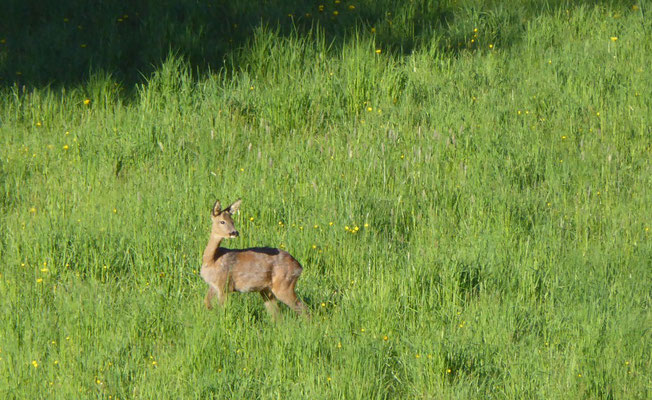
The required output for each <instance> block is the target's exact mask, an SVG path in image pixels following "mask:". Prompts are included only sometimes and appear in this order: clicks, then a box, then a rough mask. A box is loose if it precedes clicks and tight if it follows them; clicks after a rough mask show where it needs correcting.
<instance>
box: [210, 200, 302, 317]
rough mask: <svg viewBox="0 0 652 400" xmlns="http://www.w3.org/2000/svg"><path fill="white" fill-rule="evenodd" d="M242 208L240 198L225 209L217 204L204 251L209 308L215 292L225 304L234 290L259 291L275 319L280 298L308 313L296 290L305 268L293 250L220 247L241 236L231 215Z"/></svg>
mask: <svg viewBox="0 0 652 400" xmlns="http://www.w3.org/2000/svg"><path fill="white" fill-rule="evenodd" d="M239 208H240V200H238V201H236V202H235V203H233V204H232V205H230V206H229V207H227V208H226V209H224V210H221V207H220V202H219V201H217V202H216V203H215V205H214V206H213V212H212V215H211V219H212V221H213V225H212V228H211V237H210V239H209V241H208V244H207V245H206V249H205V250H204V255H203V257H202V267H201V276H202V278H204V280H205V281H206V283H208V293H206V298H205V299H204V304H205V305H206V308H208V309H210V308H212V305H211V300H212V299H213V297H214V296H215V295H217V299H218V302H219V303H220V305H224V302H225V300H226V295H227V294H228V293H230V292H243V293H246V292H259V293H260V294H261V296H262V297H263V300H264V301H265V307H266V308H267V310H268V311H269V312H270V313H271V314H272V317H274V318H275V317H276V315H277V313H278V308H277V306H276V299H278V300H280V301H282V302H283V303H285V304H287V305H288V306H289V307H290V308H292V309H293V310H295V311H296V312H298V313H299V314H302V313H305V312H307V309H306V307H305V306H304V305H303V304H302V303H301V302H300V301H299V300H298V299H297V295H296V293H295V292H294V287H295V285H296V283H297V280H298V279H299V276H300V275H301V272H302V271H303V268H302V267H301V265H300V264H299V262H298V261H297V260H295V259H294V257H292V256H291V255H290V253H288V252H286V251H283V250H279V249H274V248H269V247H255V248H249V249H226V248H223V247H220V244H221V243H222V240H224V239H226V238H234V237H237V236H238V235H239V234H238V232H237V231H236V230H235V227H234V224H233V219H232V218H231V214H232V213H234V212H236V211H237V210H238V209H239Z"/></svg>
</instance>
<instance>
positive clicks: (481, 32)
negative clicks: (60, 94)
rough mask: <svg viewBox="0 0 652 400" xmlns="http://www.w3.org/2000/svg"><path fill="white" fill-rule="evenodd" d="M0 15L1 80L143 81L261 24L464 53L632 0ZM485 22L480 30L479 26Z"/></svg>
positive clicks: (221, 57)
mask: <svg viewBox="0 0 652 400" xmlns="http://www.w3.org/2000/svg"><path fill="white" fill-rule="evenodd" d="M3 3H4V4H3V7H2V13H0V15H1V16H0V86H4V87H7V86H13V85H18V86H23V85H25V86H27V87H28V88H29V87H39V86H45V85H55V86H69V85H74V84H79V83H83V82H85V81H86V80H87V79H88V78H89V76H90V75H91V74H92V73H93V72H103V73H107V74H110V75H112V76H113V77H114V78H115V79H116V80H118V81H120V82H122V83H123V84H125V85H129V86H130V85H133V84H134V83H138V82H142V81H143V80H144V78H145V77H147V76H148V75H149V74H150V73H151V72H152V71H154V70H156V69H157V68H158V67H159V66H160V65H161V63H162V62H163V60H165V58H166V57H167V56H168V55H169V54H170V53H173V54H177V55H179V56H182V57H183V58H184V59H186V60H187V61H188V62H189V64H190V65H191V67H192V70H193V71H194V72H197V73H200V74H201V73H204V72H206V71H209V70H213V71H215V70H219V69H221V68H224V67H226V66H228V67H233V68H239V67H240V66H239V65H238V63H237V60H235V61H234V62H230V63H228V64H227V63H226V61H225V60H227V59H228V58H229V57H230V55H232V54H233V53H234V52H235V51H236V50H238V49H242V48H243V46H246V43H247V42H248V41H249V40H250V38H251V36H252V35H253V33H254V32H255V31H256V29H257V28H259V27H261V26H267V27H270V28H272V29H278V31H279V33H280V34H281V35H291V34H292V35H298V36H309V37H315V35H312V33H314V32H315V31H316V30H318V31H320V32H321V33H323V36H324V37H325V39H326V41H327V42H328V43H333V44H334V45H336V46H337V45H341V44H342V43H344V42H345V41H346V40H349V39H350V38H356V37H361V36H362V37H364V36H368V37H372V38H373V40H374V41H375V43H376V45H377V47H378V48H382V49H383V51H385V52H394V53H408V52H410V51H412V50H413V49H415V48H419V47H421V46H427V48H432V49H435V50H439V51H449V52H452V53H457V52H460V51H464V50H475V49H478V48H484V47H487V46H488V45H489V44H491V45H492V47H493V46H501V47H503V48H505V47H509V46H511V45H512V44H513V43H515V42H517V41H519V40H520V38H521V37H522V33H523V31H524V29H525V27H526V24H527V20H528V19H531V18H534V17H536V16H537V15H539V14H542V13H555V12H558V10H559V9H560V8H566V7H580V6H583V5H586V6H589V5H595V4H598V3H601V4H603V5H609V6H612V7H628V6H630V4H633V2H632V1H616V0H611V1H602V2H598V1H588V0H586V1H574V2H569V1H564V0H549V1H545V0H530V1H525V0H522V1H515V2H500V1H485V2H481V1H470V0H469V1H453V0H444V1H436V0H414V1H401V2H396V1H390V0H344V1H339V0H329V1H315V0H312V1H311V0H295V1H282V0H266V1H258V2H249V1H237V0H236V1H226V0H156V1H154V0H143V1H138V2H122V1H110V0H106V1H87V0H61V1H57V2H54V1H48V0H32V1H23V0H6V1H5V2H3ZM476 28H477V29H478V30H477V31H475V29H476Z"/></svg>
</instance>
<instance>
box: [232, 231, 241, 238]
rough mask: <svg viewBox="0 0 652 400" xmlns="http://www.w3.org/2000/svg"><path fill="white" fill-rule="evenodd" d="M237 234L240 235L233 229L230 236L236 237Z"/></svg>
mask: <svg viewBox="0 0 652 400" xmlns="http://www.w3.org/2000/svg"><path fill="white" fill-rule="evenodd" d="M238 236H240V234H239V233H238V231H233V232H231V237H238Z"/></svg>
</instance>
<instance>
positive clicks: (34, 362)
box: [32, 360, 38, 368]
mask: <svg viewBox="0 0 652 400" xmlns="http://www.w3.org/2000/svg"><path fill="white" fill-rule="evenodd" d="M32 365H33V366H34V368H38V363H37V362H36V360H34V361H32Z"/></svg>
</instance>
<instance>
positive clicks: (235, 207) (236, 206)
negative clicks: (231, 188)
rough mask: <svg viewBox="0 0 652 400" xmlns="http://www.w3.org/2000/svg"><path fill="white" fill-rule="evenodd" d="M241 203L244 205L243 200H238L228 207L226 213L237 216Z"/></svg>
mask: <svg viewBox="0 0 652 400" xmlns="http://www.w3.org/2000/svg"><path fill="white" fill-rule="evenodd" d="M240 203H242V199H238V200H236V202H235V203H233V204H231V205H230V206H228V207H227V208H226V209H225V210H224V211H227V212H228V213H229V214H235V213H236V212H238V210H239V209H240Z"/></svg>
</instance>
